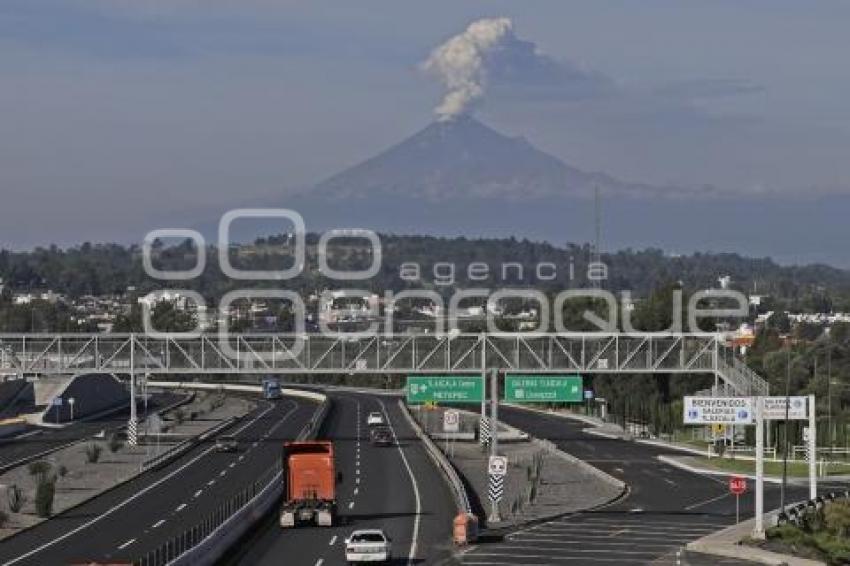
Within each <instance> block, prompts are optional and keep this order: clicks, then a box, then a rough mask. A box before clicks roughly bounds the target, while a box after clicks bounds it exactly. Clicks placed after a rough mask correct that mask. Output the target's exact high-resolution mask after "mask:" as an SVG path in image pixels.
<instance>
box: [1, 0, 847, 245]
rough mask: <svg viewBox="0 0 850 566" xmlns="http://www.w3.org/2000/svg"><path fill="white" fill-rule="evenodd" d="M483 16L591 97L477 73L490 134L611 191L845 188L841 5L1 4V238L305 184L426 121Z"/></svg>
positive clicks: (147, 222) (156, 222) (142, 219)
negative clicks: (443, 68) (621, 186)
mask: <svg viewBox="0 0 850 566" xmlns="http://www.w3.org/2000/svg"><path fill="white" fill-rule="evenodd" d="M498 16H504V17H508V18H510V19H511V20H512V21H513V28H514V32H515V33H516V36H517V37H519V38H520V39H522V40H524V41H527V42H532V43H533V44H534V45H535V46H536V48H537V49H538V50H540V51H542V52H545V54H546V55H547V56H548V57H549V58H551V59H552V60H553V61H557V62H559V63H560V64H561V65H563V68H566V69H572V70H575V71H576V72H577V73H581V74H583V75H584V76H591V77H595V79H598V80H599V81H600V84H603V85H605V88H604V89H600V90H598V91H595V90H592V89H591V90H590V91H589V93H587V94H586V95H585V96H566V95H560V94H559V91H557V89H556V90H555V91H551V92H550V91H540V90H534V89H523V88H517V85H516V84H513V85H512V84H511V83H510V80H508V79H506V80H505V81H504V84H501V85H500V84H498V81H495V80H494V81H493V84H492V85H491V87H492V88H490V89H489V91H488V93H487V95H486V97H485V98H484V101H483V103H482V105H481V106H480V108H479V109H478V111H477V113H478V115H479V116H480V117H481V118H482V119H483V120H485V121H486V122H488V123H489V124H491V125H493V126H494V127H496V128H499V129H501V130H503V131H506V132H508V133H511V134H516V135H524V136H526V137H527V138H529V139H530V140H531V141H532V142H534V143H535V144H536V145H538V146H540V147H541V148H543V149H545V150H547V151H549V152H551V153H553V154H554V155H556V156H558V157H560V158H562V159H564V160H565V161H566V162H568V163H570V164H572V165H574V166H577V167H580V168H583V169H587V170H601V171H605V172H607V173H609V174H612V175H615V176H617V177H620V178H623V179H626V180H630V181H642V182H650V183H673V184H679V185H702V184H714V185H717V186H719V187H723V188H725V189H727V190H734V191H741V192H744V193H752V192H773V191H779V192H781V194H784V195H787V198H803V199H810V198H815V195H816V194H817V193H821V192H844V193H850V159H848V155H850V151H848V150H850V102H848V101H850V65H848V63H847V53H848V52H850V34H848V32H847V22H850V3H847V2H844V1H841V0H835V1H828V0H809V1H806V2H800V1H799V0H760V1H756V0H743V1H742V0H711V1H708V0H705V1H702V2H696V1H693V2H682V1H681V0H664V1H662V0H641V1H640V2H636V1H612V0H607V1H605V2H600V1H599V0H585V1H566V0H554V1H542V0H536V1H535V2H533V3H530V2H519V1H513V2H504V1H502V2H498V1H486V2H485V1H465V2H463V3H460V2H457V1H456V0H449V1H439V0H431V1H429V2H418V3H412V2H398V1H397V0H390V1H385V2H384V1H382V2H377V1H358V2H346V1H341V0H340V1H334V2H330V1H317V0H313V1H311V2H289V1H285V0H232V1H224V0H198V1H190V0H89V1H85V0H55V1H45V0H3V1H2V2H0V77H2V79H0V81H2V83H0V114H2V120H0V196H2V200H0V246H8V245H14V246H22V245H32V244H35V243H46V242H50V241H58V242H60V243H69V242H77V241H81V240H84V239H93V240H107V239H113V238H118V239H121V240H123V241H127V240H130V239H140V238H141V236H142V235H143V234H144V232H146V231H147V230H148V229H151V228H156V227H159V226H161V225H163V224H177V223H179V220H175V221H174V222H171V219H174V218H181V217H187V216H191V215H192V214H193V213H194V212H193V210H194V209H195V208H196V207H197V206H198V205H196V204H195V203H207V204H209V203H212V204H214V205H223V204H231V203H233V204H236V205H239V204H240V203H248V202H253V201H256V200H268V198H269V197H270V196H276V195H283V194H284V189H286V188H290V187H299V186H305V185H309V184H311V183H313V182H316V181H318V180H321V179H322V178H324V177H327V176H329V175H331V174H332V173H335V172H337V171H338V170H340V169H341V168H343V167H345V166H348V165H351V164H353V163H355V162H357V161H359V160H360V159H363V158H365V157H369V156H371V155H373V154H374V153H376V152H377V151H378V150H380V149H383V148H385V147H387V146H389V145H391V144H393V143H395V142H396V141H398V140H400V139H401V138H404V137H406V136H408V135H409V134H411V133H412V132H414V131H415V130H417V129H419V128H421V127H422V126H423V125H425V124H427V123H428V122H429V121H430V120H432V119H433V114H432V110H433V108H434V107H435V106H436V105H437V104H438V103H439V100H440V98H441V95H442V90H441V87H440V85H439V84H438V83H437V82H436V81H434V80H433V78H431V77H429V76H427V74H426V73H423V71H422V70H421V64H422V62H423V61H425V60H426V59H427V58H428V55H429V53H430V52H431V50H432V49H433V48H434V47H435V46H437V45H438V44H440V43H441V42H443V41H445V40H446V39H447V38H449V37H450V36H452V35H454V34H457V33H459V32H461V31H462V30H463V29H464V28H465V27H466V26H467V25H468V24H469V23H470V22H471V21H474V20H476V19H479V18H483V17H498ZM513 78H514V79H517V76H516V75H515V76H514V77H513ZM520 78H521V73H520ZM282 200H283V199H282ZM281 204H283V205H285V202H281ZM184 224H186V222H184Z"/></svg>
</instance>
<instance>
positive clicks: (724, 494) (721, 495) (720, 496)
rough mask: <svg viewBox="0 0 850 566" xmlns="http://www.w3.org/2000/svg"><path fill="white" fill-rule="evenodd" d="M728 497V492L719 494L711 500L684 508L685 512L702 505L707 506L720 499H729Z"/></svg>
mask: <svg viewBox="0 0 850 566" xmlns="http://www.w3.org/2000/svg"><path fill="white" fill-rule="evenodd" d="M729 496H730V495H729V493H728V492H727V493H721V494H720V495H718V496H717V497H712V498H711V499H706V500H705V501H698V502H696V503H694V504H693V505H688V506H687V507H685V511H690V510H691V509H696V508H697V507H702V506H703V505H708V504H709V503H714V502H715V501H719V500H720V499H723V498H724V497H729Z"/></svg>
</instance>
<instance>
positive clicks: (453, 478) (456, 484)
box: [398, 399, 472, 513]
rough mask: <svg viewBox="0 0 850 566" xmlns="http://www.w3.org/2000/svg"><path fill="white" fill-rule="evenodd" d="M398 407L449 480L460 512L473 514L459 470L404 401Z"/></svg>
mask: <svg viewBox="0 0 850 566" xmlns="http://www.w3.org/2000/svg"><path fill="white" fill-rule="evenodd" d="M398 406H399V408H400V409H401V412H402V413H403V414H404V416H405V417H406V418H407V422H408V423H409V424H410V426H411V427H412V428H413V430H414V432H415V433H416V436H418V437H419V439H420V440H421V441H422V443H423V444H424V445H425V449H426V452H427V453H428V456H430V458H431V460H432V461H433V462H434V464H435V465H436V466H437V468H438V469H439V470H440V471H441V472H442V473H443V475H444V476H445V477H446V479H447V480H448V482H449V487H450V488H451V490H452V496H453V497H454V500H455V503H457V506H458V510H459V511H463V512H466V513H472V505H471V504H470V502H469V495H468V494H467V493H466V488H465V487H464V485H463V481H462V480H461V479H460V475H458V473H457V470H455V467H454V466H453V465H452V463H451V462H449V459H448V458H446V455H445V454H443V452H442V451H441V450H440V449H439V448H438V447H437V445H436V444H434V442H433V441H432V440H431V439H430V438H429V437H428V435H427V434H425V432H424V431H423V430H422V427H420V426H419V423H417V422H416V420H415V419H414V418H413V415H411V414H410V411H409V410H408V408H407V405H405V404H404V401H402V400H401V399H399V401H398Z"/></svg>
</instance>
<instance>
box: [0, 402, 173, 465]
mask: <svg viewBox="0 0 850 566" xmlns="http://www.w3.org/2000/svg"><path fill="white" fill-rule="evenodd" d="M180 399H181V396H180V395H175V394H174V393H157V394H155V395H152V396H151V399H150V401H149V402H148V412H153V411H158V410H160V409H162V408H164V407H168V406H170V405H172V404H173V403H176V402H177V401H179V400H180ZM140 412H141V411H140ZM129 414H130V413H129V408H127V409H126V410H123V411H118V412H115V413H112V414H110V415H108V416H103V417H100V418H96V419H91V420H87V421H79V422H75V423H74V424H71V425H68V426H66V427H63V428H57V429H49V428H41V427H35V426H29V427H27V430H26V431H25V432H23V433H22V434H20V435H18V436H15V437H10V438H3V439H0V468H4V469H6V468H9V467H11V466H14V465H16V463H20V462H25V461H27V460H28V459H31V458H33V457H35V456H37V455H38V454H44V453H46V452H49V451H53V450H56V449H58V448H61V447H63V446H66V445H69V444H72V443H74V442H77V441H79V440H81V439H83V438H88V437H91V436H92V435H94V434H96V433H98V432H100V431H106V432H107V433H109V432H111V431H114V430H118V429H120V428H122V427H124V426H125V425H126V424H127V418H128V417H129Z"/></svg>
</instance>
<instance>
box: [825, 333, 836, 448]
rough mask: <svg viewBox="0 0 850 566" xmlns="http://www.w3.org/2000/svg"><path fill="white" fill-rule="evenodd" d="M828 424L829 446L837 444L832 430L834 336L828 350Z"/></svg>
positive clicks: (830, 340)
mask: <svg viewBox="0 0 850 566" xmlns="http://www.w3.org/2000/svg"><path fill="white" fill-rule="evenodd" d="M826 426H827V428H828V429H829V448H830V450H831V449H832V447H833V446H835V438H834V436H833V432H832V338H830V339H829V349H828V350H827V351H826Z"/></svg>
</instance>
